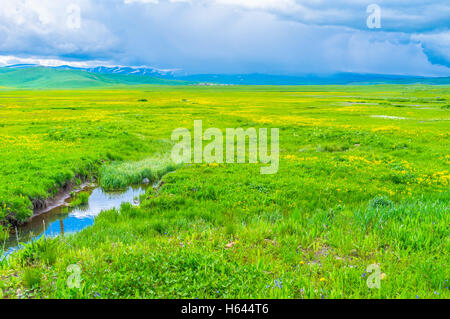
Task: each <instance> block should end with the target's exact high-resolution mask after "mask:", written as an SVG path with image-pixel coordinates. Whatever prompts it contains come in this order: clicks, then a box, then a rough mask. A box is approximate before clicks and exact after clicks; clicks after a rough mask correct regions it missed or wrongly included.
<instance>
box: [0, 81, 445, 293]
mask: <svg viewBox="0 0 450 319" xmlns="http://www.w3.org/2000/svg"><path fill="white" fill-rule="evenodd" d="M0 85H1V83H0ZM194 120H202V121H203V126H204V127H205V128H209V127H217V128H220V129H221V130H223V131H225V128H238V127H242V128H250V127H254V128H279V129H280V167H279V171H278V173H277V174H275V175H261V174H260V167H261V166H262V164H185V165H183V166H180V167H176V166H174V164H173V163H171V162H170V160H169V159H168V154H169V153H170V150H171V148H172V145H173V143H172V141H171V140H170V137H171V133H172V131H173V130H174V129H175V128H178V127H186V128H188V129H192V127H193V123H194ZM449 121H450V87H449V86H425V85H405V86H395V85H372V86H260V87H257V86H231V87H219V86H217V87H194V86H150V85H148V86H130V87H128V88H120V89H119V88H108V89H105V88H103V89H89V90H11V89H0V221H1V223H2V224H3V230H2V231H1V233H2V236H4V237H6V236H7V235H8V231H7V229H8V228H10V227H11V226H15V225H17V224H20V223H21V222H23V221H24V220H26V219H27V218H28V217H29V216H30V215H31V214H32V208H33V203H35V204H36V203H38V202H40V201H43V200H45V199H46V198H48V197H51V196H52V195H53V194H55V193H56V192H57V191H58V190H59V189H60V188H61V187H62V186H64V185H65V184H66V183H67V182H69V181H75V182H78V183H79V182H80V181H82V180H84V179H89V178H96V179H97V180H98V181H99V183H100V184H101V185H102V186H103V187H105V188H118V187H124V186H127V185H129V184H133V183H137V182H139V181H141V180H142V178H145V177H148V178H150V179H152V180H158V179H159V178H161V176H164V177H163V183H161V187H160V188H159V189H157V190H155V189H153V188H150V189H149V190H148V191H147V193H146V194H145V196H142V198H141V200H142V202H141V204H140V206H139V207H133V206H131V205H129V204H124V205H122V207H121V209H120V212H117V211H107V212H103V213H101V214H100V215H99V216H98V217H97V218H96V221H95V224H94V226H93V227H90V228H87V229H85V230H83V231H82V232H80V233H78V234H76V235H73V236H69V237H66V238H65V239H64V240H62V239H60V238H56V239H47V240H40V241H38V242H36V243H35V244H32V245H28V246H27V247H26V248H25V249H23V250H21V251H20V252H18V253H16V254H14V255H13V256H11V257H10V258H9V259H3V260H2V261H0V295H2V296H3V297H5V298H449V297H450V293H449V291H448V279H449V277H450V276H449V269H450V267H449V261H450V260H449V248H450V237H449V234H450V229H449V227H450V217H449V204H450V191H449V182H450V172H449V166H450V152H449V150H450V147H449V145H450V141H449V138H450V122H449ZM174 169H176V170H175V171H174V172H173V173H171V174H168V175H164V173H165V172H167V171H172V170H174ZM73 264H77V265H78V266H79V267H80V269H81V279H82V281H81V288H79V289H78V288H70V287H69V286H68V285H67V279H68V278H69V276H71V272H69V271H67V267H68V266H69V265H73ZM373 264H378V265H379V267H380V268H381V277H380V278H381V279H382V280H381V287H380V289H377V288H373V289H369V288H368V286H367V283H366V281H367V278H368V277H369V276H371V274H369V273H368V267H369V266H370V265H373Z"/></svg>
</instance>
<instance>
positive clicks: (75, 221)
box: [0, 186, 145, 255]
mask: <svg viewBox="0 0 450 319" xmlns="http://www.w3.org/2000/svg"><path fill="white" fill-rule="evenodd" d="M90 191H91V192H92V193H91V195H90V196H89V202H88V204H87V205H84V206H82V207H76V208H69V207H67V204H68V201H69V200H70V199H69V200H68V201H66V203H65V205H63V206H59V207H56V208H54V209H52V210H50V211H49V212H47V213H45V214H41V215H38V216H35V217H33V219H32V220H31V221H30V222H28V223H27V224H26V225H24V226H22V227H20V228H18V234H17V236H16V234H15V233H14V234H12V235H11V236H10V238H9V239H8V240H7V241H6V242H5V243H1V245H2V246H3V244H4V245H5V254H6V255H9V254H11V253H12V252H14V251H16V250H18V249H20V247H21V245H20V244H18V242H17V237H18V239H19V242H20V243H23V242H30V241H31V240H35V239H39V238H41V237H42V236H44V235H45V236H46V237H55V236H59V235H61V234H62V235H65V234H66V235H67V234H74V233H76V232H79V231H80V230H82V229H84V228H86V227H89V226H91V225H92V224H93V223H94V219H95V217H96V216H97V215H98V214H100V212H102V211H105V210H110V209H113V208H117V209H118V208H120V205H121V204H122V203H131V204H133V205H137V204H138V203H139V202H138V200H139V195H141V194H143V193H145V187H143V186H138V187H136V186H133V187H129V188H128V189H127V190H125V191H121V192H105V191H103V189H102V188H100V187H98V188H94V189H91V190H90ZM44 225H45V226H44ZM44 227H45V229H44ZM1 248H2V247H0V252H1Z"/></svg>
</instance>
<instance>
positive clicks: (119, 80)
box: [0, 65, 188, 89]
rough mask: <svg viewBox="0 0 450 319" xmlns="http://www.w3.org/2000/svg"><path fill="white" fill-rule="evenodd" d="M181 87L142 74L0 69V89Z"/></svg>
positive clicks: (172, 82)
mask: <svg viewBox="0 0 450 319" xmlns="http://www.w3.org/2000/svg"><path fill="white" fill-rule="evenodd" d="M142 84H160V85H183V84H188V83H187V82H185V81H178V80H173V79H162V78H156V77H151V76H143V75H123V74H101V73H92V72H87V71H84V70H77V69H73V70H64V69H55V68H47V67H40V66H26V65H21V66H20V67H6V68H0V86H3V87H12V88H24V89H47V88H54V89H71V88H95V87H109V86H117V85H142Z"/></svg>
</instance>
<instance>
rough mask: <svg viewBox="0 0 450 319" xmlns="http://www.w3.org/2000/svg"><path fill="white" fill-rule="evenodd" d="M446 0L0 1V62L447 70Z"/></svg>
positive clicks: (219, 69) (283, 71)
mask: <svg viewBox="0 0 450 319" xmlns="http://www.w3.org/2000/svg"><path fill="white" fill-rule="evenodd" d="M449 28H450V1H448V0H442V1H432V0H389V1H388V0H386V1H385V0H369V1H365V0H339V1H336V0H58V1H55V0H2V1H1V5H0V65H10V64H17V63H38V64H42V65H61V64H70V65H73V66H80V67H83V66H98V65H106V66H112V65H120V66H147V67H154V68H157V69H164V70H177V71H178V72H180V73H183V74H213V73H222V74H230V73H266V74H280V75H303V74H330V73H338V72H355V73H377V74H401V75H421V76H450V30H449Z"/></svg>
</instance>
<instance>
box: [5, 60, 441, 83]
mask: <svg viewBox="0 0 450 319" xmlns="http://www.w3.org/2000/svg"><path fill="white" fill-rule="evenodd" d="M143 84H162V85H188V84H189V85H202V84H203V85H208V84H209V85H211V84H222V85H328V84H329V85H338V84H341V85H347V84H359V85H364V84H430V85H450V77H441V78H437V77H418V76H402V75H380V74H358V73H337V74H331V75H314V74H312V75H301V76H285V75H269V74H230V75H227V74H194V75H181V74H179V73H178V72H176V71H174V70H159V69H154V68H145V67H142V68H133V67H120V66H117V67H105V66H98V67H93V68H76V67H72V66H68V65H62V66H57V67H43V66H38V65H32V64H18V65H12V66H8V67H3V68H0V87H15V88H30V89H41V88H42V89H45V88H55V89H66V88H67V89H69V88H89V87H109V86H117V85H143Z"/></svg>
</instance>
